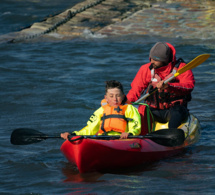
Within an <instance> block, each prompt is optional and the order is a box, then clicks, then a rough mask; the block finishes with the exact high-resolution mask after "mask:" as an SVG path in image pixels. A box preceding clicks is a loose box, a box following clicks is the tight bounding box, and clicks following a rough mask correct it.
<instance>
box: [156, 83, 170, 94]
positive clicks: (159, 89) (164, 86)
mask: <svg viewBox="0 0 215 195" xmlns="http://www.w3.org/2000/svg"><path fill="white" fill-rule="evenodd" d="M156 87H157V88H158V91H159V92H161V91H162V90H164V89H166V88H167V87H168V84H164V81H160V82H158V83H157V85H156Z"/></svg>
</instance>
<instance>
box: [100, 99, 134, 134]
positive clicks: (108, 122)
mask: <svg viewBox="0 0 215 195" xmlns="http://www.w3.org/2000/svg"><path fill="white" fill-rule="evenodd" d="M102 107H103V109H104V112H103V116H102V118H101V125H100V129H99V131H98V134H103V133H106V132H108V131H116V132H120V133H122V132H125V130H126V128H127V123H128V121H131V120H133V119H131V118H126V117H125V111H126V109H127V107H128V104H125V105H120V106H118V107H113V106H110V105H109V104H107V103H105V101H103V102H102Z"/></svg>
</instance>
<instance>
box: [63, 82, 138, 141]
mask: <svg viewBox="0 0 215 195" xmlns="http://www.w3.org/2000/svg"><path fill="white" fill-rule="evenodd" d="M104 97H105V99H104V100H102V106H101V107H100V108H99V109H98V110H96V111H95V112H94V113H93V115H92V116H91V117H90V119H89V120H88V122H87V126H86V127H84V128H83V129H81V130H80V131H74V132H73V133H72V134H71V135H102V134H103V135H120V138H121V139H126V138H128V135H139V134H140V132H141V118H140V114H139V113H138V110H137V109H136V108H135V107H134V106H132V105H131V104H128V103H127V102H126V96H125V94H124V92H123V86H122V84H121V83H120V82H118V81H115V80H111V81H107V82H106V94H105V96H104ZM68 135H70V133H68V132H65V133H61V137H62V138H64V139H67V137H68Z"/></svg>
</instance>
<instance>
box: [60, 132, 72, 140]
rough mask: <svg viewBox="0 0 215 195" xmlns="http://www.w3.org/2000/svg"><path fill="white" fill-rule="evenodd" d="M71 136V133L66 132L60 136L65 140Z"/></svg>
mask: <svg viewBox="0 0 215 195" xmlns="http://www.w3.org/2000/svg"><path fill="white" fill-rule="evenodd" d="M69 135H70V133H69V132H65V133H61V134H60V136H61V137H62V138H63V139H68V136H69Z"/></svg>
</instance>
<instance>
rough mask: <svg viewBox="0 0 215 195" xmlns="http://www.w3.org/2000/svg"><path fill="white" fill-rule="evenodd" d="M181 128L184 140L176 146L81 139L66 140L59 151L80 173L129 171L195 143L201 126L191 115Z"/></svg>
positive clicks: (158, 125)
mask: <svg viewBox="0 0 215 195" xmlns="http://www.w3.org/2000/svg"><path fill="white" fill-rule="evenodd" d="M165 125H168V124H156V127H157V129H156V130H158V129H162V128H166V126H165ZM180 128H181V129H183V130H184V131H185V135H186V139H185V141H184V143H183V144H182V145H181V146H176V147H167V146H163V145H160V144H157V143H155V142H153V141H152V140H150V139H125V140H124V139H123V140H96V139H80V140H77V141H73V142H70V141H68V140H66V141H65V142H64V143H63V144H62V146H61V151H62V153H63V154H64V155H65V157H66V158H67V159H68V161H69V162H71V163H72V164H74V165H76V166H77V167H78V170H79V172H80V173H85V172H92V171H106V172H107V171H112V170H118V169H122V168H129V167H130V168H131V167H134V166H138V165H141V164H144V163H150V162H155V161H159V160H161V159H164V158H168V157H170V156H173V155H176V154H179V153H181V152H182V151H183V150H184V148H185V147H188V146H190V145H192V144H194V143H196V142H197V141H198V139H199V136H200V125H199V121H198V119H197V118H195V117H194V116H193V115H190V117H189V119H188V120H187V121H186V122H185V123H184V124H182V125H181V126H180Z"/></svg>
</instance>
